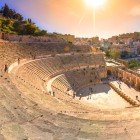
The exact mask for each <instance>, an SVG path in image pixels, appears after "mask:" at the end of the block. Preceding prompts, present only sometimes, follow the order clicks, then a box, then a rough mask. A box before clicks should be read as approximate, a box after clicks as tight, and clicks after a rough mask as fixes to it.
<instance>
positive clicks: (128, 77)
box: [118, 69, 140, 89]
mask: <svg viewBox="0 0 140 140" xmlns="http://www.w3.org/2000/svg"><path fill="white" fill-rule="evenodd" d="M118 77H119V78H121V79H122V80H123V81H124V82H125V83H127V84H130V85H131V86H134V87H136V88H137V89H140V76H139V75H138V74H136V73H134V72H131V71H129V70H123V69H118Z"/></svg>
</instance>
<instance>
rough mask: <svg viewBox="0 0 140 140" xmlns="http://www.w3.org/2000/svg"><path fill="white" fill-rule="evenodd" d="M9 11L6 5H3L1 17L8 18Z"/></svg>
mask: <svg viewBox="0 0 140 140" xmlns="http://www.w3.org/2000/svg"><path fill="white" fill-rule="evenodd" d="M9 11H10V9H9V7H8V5H7V4H5V5H4V7H3V8H2V12H3V16H5V17H9Z"/></svg>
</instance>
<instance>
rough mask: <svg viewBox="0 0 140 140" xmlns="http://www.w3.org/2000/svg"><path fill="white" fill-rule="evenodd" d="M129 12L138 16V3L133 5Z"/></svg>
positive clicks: (139, 7) (139, 11) (139, 12)
mask: <svg viewBox="0 0 140 140" xmlns="http://www.w3.org/2000/svg"><path fill="white" fill-rule="evenodd" d="M130 14H131V15H132V16H140V5H137V6H134V7H133V8H132V9H131V11H130Z"/></svg>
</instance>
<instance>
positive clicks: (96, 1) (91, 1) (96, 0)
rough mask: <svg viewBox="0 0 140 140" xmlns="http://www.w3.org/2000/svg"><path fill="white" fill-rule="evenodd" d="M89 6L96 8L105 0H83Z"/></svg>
mask: <svg viewBox="0 0 140 140" xmlns="http://www.w3.org/2000/svg"><path fill="white" fill-rule="evenodd" d="M85 2H86V4H87V5H88V6H90V7H93V8H97V7H99V6H101V5H103V4H104V3H105V0H85Z"/></svg>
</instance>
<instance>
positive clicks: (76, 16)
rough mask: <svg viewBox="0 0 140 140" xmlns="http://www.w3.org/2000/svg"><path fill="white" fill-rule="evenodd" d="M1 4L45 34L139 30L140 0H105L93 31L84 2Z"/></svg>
mask: <svg viewBox="0 0 140 140" xmlns="http://www.w3.org/2000/svg"><path fill="white" fill-rule="evenodd" d="M5 3H7V4H8V5H9V6H10V7H11V8H12V9H14V10H16V11H17V12H19V13H21V14H22V15H23V16H24V18H31V19H32V20H33V21H34V22H35V23H36V24H37V26H39V27H40V28H41V29H45V30H47V31H48V32H58V33H63V34H73V35H75V36H76V37H92V36H93V35H94V36H95V35H97V36H99V37H100V38H109V37H111V36H113V35H118V34H122V33H128V32H135V31H140V29H139V23H140V20H139V16H140V10H139V9H140V0H135V1H132V0H124V1H123V2H122V1H121V0H112V1H111V0H105V3H104V4H103V5H102V6H101V7H99V8H97V9H96V31H95V30H94V27H93V26H94V25H93V24H94V21H93V20H94V17H93V9H92V8H91V7H89V6H87V5H86V3H85V1H84V0H67V1H66V0H59V1H58V0H42V1H39V0H34V2H33V1H32V0H28V1H27V0H24V1H23V0H20V1H18V0H9V1H6V0H1V2H0V6H3V5H4V4H5Z"/></svg>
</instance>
